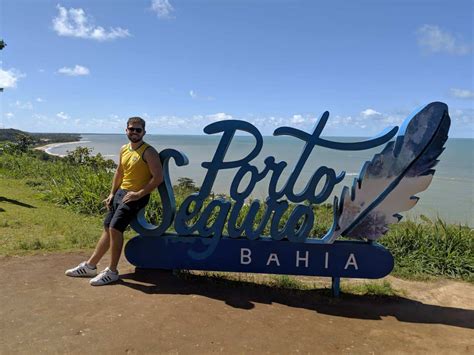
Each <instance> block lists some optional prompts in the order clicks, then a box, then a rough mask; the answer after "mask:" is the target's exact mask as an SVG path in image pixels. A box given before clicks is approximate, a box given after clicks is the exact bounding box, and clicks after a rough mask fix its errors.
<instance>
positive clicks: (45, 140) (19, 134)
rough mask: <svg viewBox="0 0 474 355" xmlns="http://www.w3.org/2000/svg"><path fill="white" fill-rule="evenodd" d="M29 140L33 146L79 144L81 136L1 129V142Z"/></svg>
mask: <svg viewBox="0 0 474 355" xmlns="http://www.w3.org/2000/svg"><path fill="white" fill-rule="evenodd" d="M25 138H27V139H29V144H30V145H32V146H38V145H44V144H49V143H63V142H78V141H80V140H81V135H80V134H77V133H28V132H24V131H20V130H18V129H13V128H0V142H6V141H10V142H17V141H18V140H20V139H25Z"/></svg>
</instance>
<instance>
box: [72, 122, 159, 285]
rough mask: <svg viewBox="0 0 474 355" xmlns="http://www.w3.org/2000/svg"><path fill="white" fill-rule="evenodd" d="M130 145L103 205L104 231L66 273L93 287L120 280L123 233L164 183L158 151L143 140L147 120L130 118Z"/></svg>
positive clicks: (122, 156) (127, 132) (121, 157)
mask: <svg viewBox="0 0 474 355" xmlns="http://www.w3.org/2000/svg"><path fill="white" fill-rule="evenodd" d="M125 132H126V134H127V137H128V139H129V141H130V143H128V144H126V145H124V146H122V148H121V149H120V158H119V164H118V167H117V170H116V171H115V174H114V178H113V183H112V189H111V191H110V195H109V197H107V198H106V199H105V200H104V202H105V205H106V206H107V209H108V210H109V212H108V214H107V217H106V218H105V220H104V230H103V232H102V237H101V238H100V240H99V242H98V243H97V246H96V248H95V251H94V253H93V254H92V256H91V257H90V258H89V260H87V261H84V262H82V263H80V264H79V265H78V266H76V267H75V268H73V269H69V270H67V271H66V275H67V276H72V277H93V276H95V277H94V278H93V279H92V280H91V281H90V284H91V285H93V286H101V285H106V284H109V283H111V282H115V281H117V280H118V279H119V273H118V270H117V265H118V262H119V259H120V255H121V253H122V246H123V231H124V230H125V228H126V227H127V226H128V225H129V223H130V221H131V220H132V219H133V218H134V217H135V216H136V214H137V213H138V211H140V209H141V208H143V207H145V206H146V204H147V203H148V201H149V199H150V193H151V192H152V191H153V190H154V189H155V188H156V187H157V186H158V185H160V184H161V182H162V181H163V174H162V166H161V162H160V158H159V155H158V152H157V151H156V150H155V149H154V148H153V147H151V146H150V145H148V144H147V143H145V142H144V141H143V136H144V135H145V133H146V132H145V121H144V120H143V119H142V118H140V117H131V118H129V119H128V121H127V129H126V131H125ZM109 248H110V250H111V259H110V264H109V266H108V267H107V268H106V269H105V270H103V271H102V272H101V273H99V274H98V275H97V263H98V262H99V260H100V259H101V258H102V257H103V256H104V254H105V253H106V252H107V250H108V249H109Z"/></svg>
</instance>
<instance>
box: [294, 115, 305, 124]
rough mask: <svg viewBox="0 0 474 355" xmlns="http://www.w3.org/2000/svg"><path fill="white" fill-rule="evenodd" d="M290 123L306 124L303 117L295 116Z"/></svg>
mask: <svg viewBox="0 0 474 355" xmlns="http://www.w3.org/2000/svg"><path fill="white" fill-rule="evenodd" d="M290 122H291V123H293V124H301V123H304V122H305V119H304V117H303V116H301V115H293V117H292V118H291V120H290Z"/></svg>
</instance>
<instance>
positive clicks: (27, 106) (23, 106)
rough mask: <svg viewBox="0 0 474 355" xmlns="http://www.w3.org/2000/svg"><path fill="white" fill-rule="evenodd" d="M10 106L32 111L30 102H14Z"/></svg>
mask: <svg viewBox="0 0 474 355" xmlns="http://www.w3.org/2000/svg"><path fill="white" fill-rule="evenodd" d="M10 106H14V107H16V108H19V109H21V110H32V109H33V105H32V104H31V102H30V101H20V100H16V101H15V102H14V103H13V104H10Z"/></svg>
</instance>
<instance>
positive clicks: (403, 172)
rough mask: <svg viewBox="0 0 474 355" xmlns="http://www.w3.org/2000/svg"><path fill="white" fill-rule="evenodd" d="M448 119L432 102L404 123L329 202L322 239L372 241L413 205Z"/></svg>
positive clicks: (441, 143)
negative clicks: (331, 203) (330, 218)
mask: <svg viewBox="0 0 474 355" xmlns="http://www.w3.org/2000/svg"><path fill="white" fill-rule="evenodd" d="M450 123H451V119H450V117H449V114H448V106H447V105H446V104H444V103H442V102H432V103H430V104H428V105H426V106H425V107H424V108H422V109H421V110H419V111H418V112H416V113H415V114H413V115H412V116H411V117H410V118H408V119H407V120H405V122H404V123H403V125H402V126H401V128H400V131H399V133H398V136H397V138H396V140H395V141H392V142H389V143H387V145H386V146H385V148H384V149H383V151H382V152H381V153H379V154H376V155H375V156H374V157H373V158H372V160H371V161H370V162H369V161H367V162H365V164H364V166H363V167H362V170H361V172H360V174H359V177H358V178H355V179H354V183H353V185H352V189H349V188H348V187H347V186H345V187H344V188H343V190H342V193H341V199H340V201H338V199H337V197H335V198H334V223H333V227H332V228H331V230H330V231H328V233H327V234H326V235H325V236H324V237H323V238H322V242H323V243H332V242H334V240H335V239H336V238H338V237H339V236H346V237H351V238H358V239H363V238H367V239H369V240H376V239H378V238H380V237H381V236H382V235H384V234H385V233H386V232H387V231H388V225H389V224H391V223H397V222H398V221H399V220H400V219H401V218H402V216H401V215H399V214H398V212H402V211H407V210H409V209H410V208H412V207H413V206H415V204H416V203H417V202H418V197H416V196H414V194H416V193H418V192H421V191H424V190H425V189H426V188H427V187H428V185H429V184H430V183H431V180H432V179H433V174H434V172H435V171H434V169H433V167H434V166H435V165H436V164H437V163H438V160H437V158H438V156H439V155H440V154H441V153H442V152H443V150H444V144H445V143H446V140H447V139H448V130H449V126H450Z"/></svg>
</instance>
